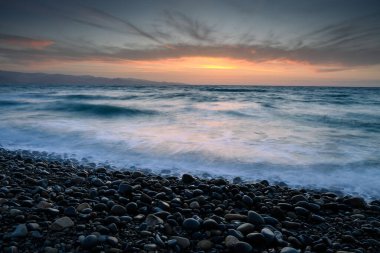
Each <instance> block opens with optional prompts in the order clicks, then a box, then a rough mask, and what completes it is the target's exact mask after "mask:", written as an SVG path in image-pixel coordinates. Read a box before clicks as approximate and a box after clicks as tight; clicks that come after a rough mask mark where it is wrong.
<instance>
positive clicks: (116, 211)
mask: <svg viewBox="0 0 380 253" xmlns="http://www.w3.org/2000/svg"><path fill="white" fill-rule="evenodd" d="M111 213H112V214H113V215H118V216H122V215H124V214H126V213H127V209H125V207H123V206H121V205H114V206H113V207H112V208H111Z"/></svg>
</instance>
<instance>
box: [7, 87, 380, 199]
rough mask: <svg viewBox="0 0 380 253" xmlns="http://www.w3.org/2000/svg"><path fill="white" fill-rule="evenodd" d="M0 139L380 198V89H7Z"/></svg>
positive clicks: (130, 163) (122, 162)
mask: <svg viewBox="0 0 380 253" xmlns="http://www.w3.org/2000/svg"><path fill="white" fill-rule="evenodd" d="M0 144H1V145H2V146H3V147H5V148H9V149H30V150H38V151H47V152H55V153H59V154H68V155H69V156H70V155H72V154H74V155H75V156H76V157H77V158H78V159H81V158H89V159H90V160H91V161H95V162H107V163H109V164H110V165H113V166H117V167H118V168H130V167H134V168H148V169H151V170H152V171H153V172H157V173H160V172H161V171H162V170H165V171H167V170H170V172H171V173H172V174H180V173H184V172H191V173H193V174H197V175H200V176H202V175H203V176H205V175H210V176H224V177H228V178H233V177H236V176H240V177H241V178H242V179H243V180H248V181H249V180H257V179H267V180H269V181H271V182H279V181H282V182H285V183H287V184H289V185H290V186H298V187H314V188H329V189H332V190H341V191H344V192H345V193H349V194H360V195H364V196H366V197H368V198H380V190H379V189H380V148H379V147H380V89H377V88H315V87H249V86H89V85H88V86H74V85H72V86H50V87H44V86H38V85H25V86H22V85H18V86H14V85H5V86H1V87H0ZM205 173H206V174H205Z"/></svg>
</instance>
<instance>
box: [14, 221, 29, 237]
mask: <svg viewBox="0 0 380 253" xmlns="http://www.w3.org/2000/svg"><path fill="white" fill-rule="evenodd" d="M27 234H28V228H27V227H26V225H25V224H20V225H17V227H16V229H15V230H14V231H13V233H12V234H11V236H12V237H25V236H27Z"/></svg>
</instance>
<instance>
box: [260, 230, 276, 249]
mask: <svg viewBox="0 0 380 253" xmlns="http://www.w3.org/2000/svg"><path fill="white" fill-rule="evenodd" d="M261 234H262V235H263V236H264V238H265V241H266V243H267V244H268V245H271V244H272V243H273V241H274V239H275V237H274V233H273V232H272V230H270V229H269V228H263V229H262V230H261Z"/></svg>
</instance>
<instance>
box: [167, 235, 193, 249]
mask: <svg viewBox="0 0 380 253" xmlns="http://www.w3.org/2000/svg"><path fill="white" fill-rule="evenodd" d="M171 239H175V240H176V241H177V244H178V245H179V246H180V247H181V248H182V249H186V248H188V247H190V240H189V239H187V238H185V237H181V236H172V237H171Z"/></svg>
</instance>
